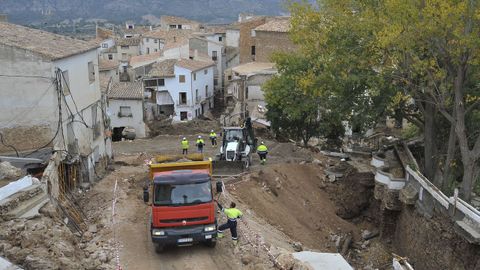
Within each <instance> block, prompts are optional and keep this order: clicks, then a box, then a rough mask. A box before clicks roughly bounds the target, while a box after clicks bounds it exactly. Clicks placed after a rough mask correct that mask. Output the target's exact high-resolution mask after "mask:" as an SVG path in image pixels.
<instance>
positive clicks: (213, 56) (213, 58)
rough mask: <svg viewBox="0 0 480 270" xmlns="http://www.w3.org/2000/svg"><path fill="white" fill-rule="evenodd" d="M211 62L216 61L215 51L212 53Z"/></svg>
mask: <svg viewBox="0 0 480 270" xmlns="http://www.w3.org/2000/svg"><path fill="white" fill-rule="evenodd" d="M212 60H213V61H217V51H212Z"/></svg>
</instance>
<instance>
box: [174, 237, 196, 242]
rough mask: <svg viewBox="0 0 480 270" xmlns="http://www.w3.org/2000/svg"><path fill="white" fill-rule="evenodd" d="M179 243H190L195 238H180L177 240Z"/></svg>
mask: <svg viewBox="0 0 480 270" xmlns="http://www.w3.org/2000/svg"><path fill="white" fill-rule="evenodd" d="M177 242H178V243H190V242H193V238H180V239H178V240H177Z"/></svg>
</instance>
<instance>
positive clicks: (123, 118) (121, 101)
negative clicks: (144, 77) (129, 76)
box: [107, 81, 146, 138]
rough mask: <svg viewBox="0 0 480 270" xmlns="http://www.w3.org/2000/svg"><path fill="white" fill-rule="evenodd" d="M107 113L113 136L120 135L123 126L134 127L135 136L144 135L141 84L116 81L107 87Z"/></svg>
mask: <svg viewBox="0 0 480 270" xmlns="http://www.w3.org/2000/svg"><path fill="white" fill-rule="evenodd" d="M107 97H108V113H109V115H110V120H111V122H110V125H111V127H112V129H113V135H112V136H113V137H114V138H118V137H119V136H120V137H121V133H122V131H123V129H124V128H125V127H132V128H134V129H135V133H136V137H137V138H144V137H145V136H146V132H145V123H144V122H143V112H144V109H143V84H142V81H138V82H116V83H112V84H111V85H110V87H109V89H108V94H107Z"/></svg>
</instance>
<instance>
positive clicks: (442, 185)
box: [439, 124, 457, 190]
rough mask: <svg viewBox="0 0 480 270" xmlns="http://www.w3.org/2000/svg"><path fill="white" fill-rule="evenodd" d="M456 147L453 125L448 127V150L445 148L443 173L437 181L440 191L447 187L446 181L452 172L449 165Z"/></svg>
mask: <svg viewBox="0 0 480 270" xmlns="http://www.w3.org/2000/svg"><path fill="white" fill-rule="evenodd" d="M456 147H457V134H455V125H454V124H452V125H451V126H450V133H449V135H448V148H447V157H446V158H445V161H444V162H445V163H444V164H443V173H442V174H441V176H440V177H441V178H440V179H439V187H440V188H441V189H442V190H445V189H446V188H447V186H448V179H450V173H451V172H452V169H451V164H452V160H453V159H454V158H455V149H456Z"/></svg>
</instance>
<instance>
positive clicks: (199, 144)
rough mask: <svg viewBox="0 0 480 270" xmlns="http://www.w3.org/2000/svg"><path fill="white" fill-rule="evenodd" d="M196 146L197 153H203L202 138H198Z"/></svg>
mask: <svg viewBox="0 0 480 270" xmlns="http://www.w3.org/2000/svg"><path fill="white" fill-rule="evenodd" d="M196 145H197V150H198V152H200V153H203V146H204V145H205V142H204V141H203V139H202V136H198V139H197V143H196Z"/></svg>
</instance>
